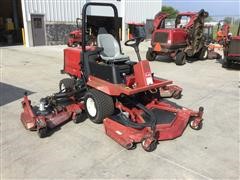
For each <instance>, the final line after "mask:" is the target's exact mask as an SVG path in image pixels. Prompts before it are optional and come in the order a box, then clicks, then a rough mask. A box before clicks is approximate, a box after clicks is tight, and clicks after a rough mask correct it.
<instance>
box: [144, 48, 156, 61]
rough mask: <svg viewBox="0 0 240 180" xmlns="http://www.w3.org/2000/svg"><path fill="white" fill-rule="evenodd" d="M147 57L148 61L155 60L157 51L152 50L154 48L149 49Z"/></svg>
mask: <svg viewBox="0 0 240 180" xmlns="http://www.w3.org/2000/svg"><path fill="white" fill-rule="evenodd" d="M146 59H147V60H148V61H154V60H155V59H156V53H154V52H152V50H148V51H147V54H146Z"/></svg>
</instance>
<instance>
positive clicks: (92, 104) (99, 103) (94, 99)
mask: <svg viewBox="0 0 240 180" xmlns="http://www.w3.org/2000/svg"><path fill="white" fill-rule="evenodd" d="M84 102H85V106H86V112H87V115H88V117H89V119H90V120H91V121H92V122H94V123H96V124H100V123H102V122H103V119H104V118H106V117H108V116H111V115H112V114H113V113H114V103H113V99H112V97H111V96H109V95H107V94H105V93H103V92H101V91H98V90H96V89H90V90H89V91H88V92H87V93H86V95H85V99H84Z"/></svg>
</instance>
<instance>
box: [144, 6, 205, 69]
mask: <svg viewBox="0 0 240 180" xmlns="http://www.w3.org/2000/svg"><path fill="white" fill-rule="evenodd" d="M168 16H169V15H168V14H167V13H162V12H159V13H158V14H157V15H156V16H155V18H154V22H153V27H154V30H153V33H152V40H151V46H152V47H150V48H148V51H147V54H146V58H147V60H149V61H153V60H155V58H156V56H157V55H160V56H164V57H168V58H169V59H174V60H175V63H176V64H177V65H183V64H185V62H186V58H192V57H194V58H196V57H197V58H199V59H201V60H204V59H206V58H207V56H208V49H207V46H206V44H205V37H204V35H203V34H204V33H203V30H204V19H205V18H206V17H208V13H207V12H206V11H204V10H203V9H202V10H201V11H199V12H198V13H194V12H186V13H179V14H178V15H177V17H176V20H175V28H167V27H166V25H165V22H166V20H167V18H168Z"/></svg>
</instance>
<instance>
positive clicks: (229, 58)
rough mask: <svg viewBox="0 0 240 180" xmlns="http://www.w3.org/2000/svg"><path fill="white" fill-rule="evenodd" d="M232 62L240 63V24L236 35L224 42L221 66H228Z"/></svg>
mask: <svg viewBox="0 0 240 180" xmlns="http://www.w3.org/2000/svg"><path fill="white" fill-rule="evenodd" d="M232 64H240V24H239V25H238V31H237V35H236V36H233V37H231V38H230V39H229V40H228V41H227V42H226V47H225V49H224V60H223V64H222V67H224V68H229V67H230V66H231V65H232Z"/></svg>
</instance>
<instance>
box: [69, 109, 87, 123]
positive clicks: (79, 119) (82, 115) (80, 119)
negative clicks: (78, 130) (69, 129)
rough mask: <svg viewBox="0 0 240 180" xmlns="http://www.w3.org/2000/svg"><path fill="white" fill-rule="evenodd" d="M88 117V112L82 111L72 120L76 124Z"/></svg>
mask: <svg viewBox="0 0 240 180" xmlns="http://www.w3.org/2000/svg"><path fill="white" fill-rule="evenodd" d="M86 119H87V115H86V113H84V112H82V113H80V114H78V115H76V117H75V118H74V119H73V120H72V121H73V122H74V123H75V124H78V123H81V122H83V121H85V120H86Z"/></svg>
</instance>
